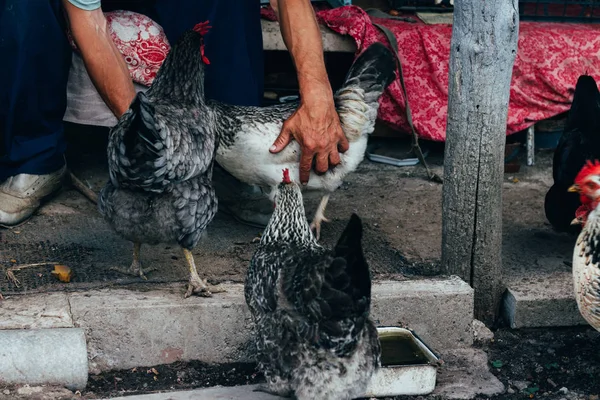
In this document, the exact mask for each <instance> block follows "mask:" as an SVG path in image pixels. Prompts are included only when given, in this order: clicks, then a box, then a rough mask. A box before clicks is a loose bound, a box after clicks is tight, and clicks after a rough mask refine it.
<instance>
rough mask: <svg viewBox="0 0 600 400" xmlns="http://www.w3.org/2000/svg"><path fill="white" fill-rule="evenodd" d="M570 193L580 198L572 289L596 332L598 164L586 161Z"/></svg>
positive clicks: (599, 317) (599, 296)
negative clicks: (580, 227) (579, 226)
mask: <svg viewBox="0 0 600 400" xmlns="http://www.w3.org/2000/svg"><path fill="white" fill-rule="evenodd" d="M569 191H570V192H578V193H580V195H581V202H582V206H581V207H580V209H579V210H578V214H581V212H580V211H582V212H586V210H587V213H588V214H587V216H586V215H578V217H577V218H576V219H575V220H574V223H581V224H583V225H584V226H583V229H582V231H581V233H580V234H579V237H578V238H577V243H576V245H575V250H574V251H573V286H574V289H575V299H576V300H577V307H578V308H579V312H580V313H581V315H582V316H583V318H584V319H585V320H586V321H587V322H588V323H589V324H590V325H591V326H592V327H594V328H595V329H596V330H598V331H600V207H598V202H599V200H600V162H598V161H594V162H593V163H592V162H590V161H588V162H587V163H586V165H585V166H584V167H583V168H582V169H581V171H580V172H579V174H578V175H577V177H576V178H575V184H574V185H573V186H571V187H570V188H569Z"/></svg>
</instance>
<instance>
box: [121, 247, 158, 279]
mask: <svg viewBox="0 0 600 400" xmlns="http://www.w3.org/2000/svg"><path fill="white" fill-rule="evenodd" d="M141 247H142V244H141V243H134V244H133V261H132V262H131V265H130V266H129V268H120V267H112V268H110V269H111V270H113V271H117V272H120V273H122V274H125V275H133V276H139V277H140V278H142V279H148V278H146V275H144V270H142V263H141V262H140V249H141ZM155 269H156V268H151V269H149V270H148V272H150V271H154V270H155Z"/></svg>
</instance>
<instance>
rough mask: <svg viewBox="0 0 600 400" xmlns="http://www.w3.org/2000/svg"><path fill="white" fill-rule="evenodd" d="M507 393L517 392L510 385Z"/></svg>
mask: <svg viewBox="0 0 600 400" xmlns="http://www.w3.org/2000/svg"><path fill="white" fill-rule="evenodd" d="M506 393H508V394H514V393H515V389H513V388H511V387H509V388H508V389H507V390H506Z"/></svg>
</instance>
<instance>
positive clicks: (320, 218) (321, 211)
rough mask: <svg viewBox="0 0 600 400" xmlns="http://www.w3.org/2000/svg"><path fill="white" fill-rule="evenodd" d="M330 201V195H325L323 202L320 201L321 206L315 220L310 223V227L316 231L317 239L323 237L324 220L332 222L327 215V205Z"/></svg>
mask: <svg viewBox="0 0 600 400" xmlns="http://www.w3.org/2000/svg"><path fill="white" fill-rule="evenodd" d="M328 201H329V195H328V194H327V195H325V196H323V198H322V199H321V203H319V207H317V212H316V213H315V217H314V218H313V221H312V222H311V223H310V229H311V230H312V231H314V234H315V238H316V239H317V241H318V240H319V239H320V238H321V223H322V222H331V221H330V220H329V219H327V218H326V217H325V207H327V202H328Z"/></svg>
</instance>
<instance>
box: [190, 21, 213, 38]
mask: <svg viewBox="0 0 600 400" xmlns="http://www.w3.org/2000/svg"><path fill="white" fill-rule="evenodd" d="M208 24H209V22H208V21H204V22H200V23H199V24H196V25H195V26H194V28H193V30H194V32H198V33H199V34H201V35H202V36H204V35H206V34H207V33H208V31H209V30H210V28H212V26H209V25H208Z"/></svg>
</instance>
